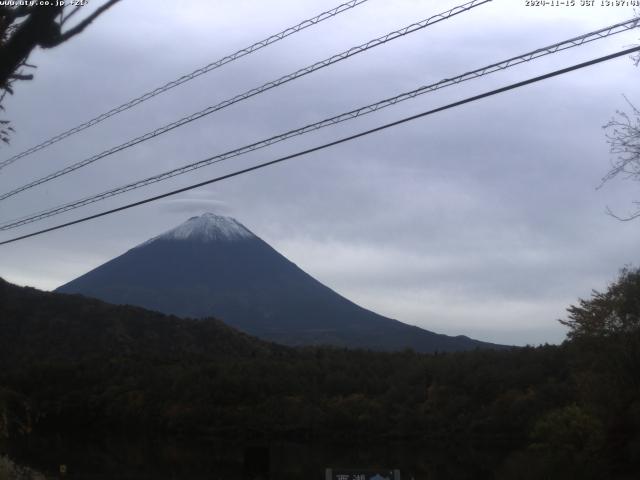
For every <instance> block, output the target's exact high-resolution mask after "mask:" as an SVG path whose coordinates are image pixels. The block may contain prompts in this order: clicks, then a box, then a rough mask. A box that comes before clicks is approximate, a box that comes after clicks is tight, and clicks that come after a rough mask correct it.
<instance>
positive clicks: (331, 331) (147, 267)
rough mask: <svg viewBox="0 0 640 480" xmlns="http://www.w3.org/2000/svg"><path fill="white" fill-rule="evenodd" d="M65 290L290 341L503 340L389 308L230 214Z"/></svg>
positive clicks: (422, 343)
mask: <svg viewBox="0 0 640 480" xmlns="http://www.w3.org/2000/svg"><path fill="white" fill-rule="evenodd" d="M56 291H57V292H61V293H76V294H82V295H85V296H88V297H95V298H98V299H100V300H104V301H106V302H109V303H115V304H130V305H136V306H140V307H144V308H147V309H151V310H156V311H159V312H163V313H167V314H173V315H176V316H179V317H192V318H204V317H216V318H219V319H221V320H223V321H224V322H225V323H227V324H228V325H231V326H233V327H235V328H237V329H239V330H242V331H244V332H246V333H249V334H251V335H255V336H257V337H260V338H262V339H265V340H270V341H274V342H277V343H283V344H287V345H334V346H339V347H350V348H366V349H373V350H400V349H405V348H412V349H414V350H416V351H419V352H435V351H441V352H442V351H459V350H470V349H475V348H501V347H502V346H500V345H494V344H490V343H485V342H480V341H477V340H473V339H470V338H468V337H465V336H457V337H451V336H447V335H440V334H436V333H433V332H430V331H428V330H424V329H421V328H418V327H414V326H410V325H407V324H404V323H401V322H399V321H397V320H392V319H390V318H386V317H383V316H381V315H378V314H376V313H374V312H372V311H369V310H367V309H365V308H362V307H360V306H358V305H356V304H355V303H353V302H351V301H349V300H348V299H346V298H344V297H342V296H341V295H339V294H338V293H336V292H334V291H333V290H331V289H330V288H328V287H327V286H325V285H323V284H322V283H320V282H319V281H317V280H315V279H314V278H313V277H311V276H310V275H308V274H307V273H305V272H304V271H302V270H301V269H300V268H298V267H297V266H296V265H295V264H294V263H292V262H290V261H289V260H288V259H286V258H285V257H284V256H282V255H281V254H279V253H278V252H277V251H276V250H274V249H273V248H272V247H270V246H269V245H268V244H267V243H265V242H264V241H263V240H261V239H260V238H258V237H257V236H256V235H254V234H253V233H252V232H251V231H249V230H248V229H247V228H246V227H245V226H244V225H242V224H241V223H240V222H238V221H237V220H235V219H234V218H231V217H225V216H219V215H215V214H212V213H205V214H204V215H201V216H199V217H193V218H190V219H189V220H187V221H186V222H184V223H183V224H181V225H179V226H178V227H176V228H174V229H172V230H169V231H167V232H165V233H163V234H161V235H158V236H156V237H154V238H151V239H150V240H148V241H146V242H144V243H142V244H140V245H138V246H137V247H135V248H133V249H131V250H129V251H128V252H126V253H124V254H123V255H121V256H119V257H117V258H114V259H113V260H111V261H108V262H107V263H105V264H103V265H101V266H99V267H97V268H95V269H94V270H91V271H90V272H88V273H86V274H84V275H82V276H80V277H78V278H76V279H75V280H73V281H71V282H69V283H67V284H65V285H62V286H61V287H59V288H58V289H57V290H56Z"/></svg>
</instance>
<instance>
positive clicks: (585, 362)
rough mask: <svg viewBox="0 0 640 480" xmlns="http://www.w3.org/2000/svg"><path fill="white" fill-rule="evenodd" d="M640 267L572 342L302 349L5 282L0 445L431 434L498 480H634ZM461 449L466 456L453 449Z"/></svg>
mask: <svg viewBox="0 0 640 480" xmlns="http://www.w3.org/2000/svg"><path fill="white" fill-rule="evenodd" d="M638 298H640V271H632V272H629V271H625V272H623V274H622V275H621V278H620V279H619V280H618V282H617V283H615V284H613V285H612V286H611V287H610V289H609V290H608V291H607V292H605V293H602V294H600V293H596V294H594V296H593V298H592V299H590V300H582V301H580V302H579V303H578V304H577V305H576V306H573V307H571V308H570V309H569V317H568V320H567V321H566V324H567V326H568V327H569V329H570V331H569V340H568V341H567V342H565V343H564V344H563V345H560V346H549V345H546V346H540V347H536V348H533V347H526V348H515V349H510V350H477V351H469V352H457V353H446V354H419V353H415V352H413V351H410V350H405V351H402V352H374V351H363V350H347V349H336V348H317V347H307V348H304V349H295V348H289V347H282V346H279V345H275V344H270V343H267V342H263V341H260V340H257V339H254V338H252V337H249V336H247V335H244V334H241V333H239V332H237V331H235V330H233V329H231V328H229V327H226V326H225V325H224V324H222V323H221V322H218V321H216V320H204V321H203V320H188V319H179V318H176V317H170V316H165V315H161V314H157V313H153V312H149V311H145V310H143V309H139V308H133V307H122V306H113V305H109V304H106V303H102V302H100V301H97V300H90V299H86V298H84V297H80V296H71V295H63V294H52V293H44V292H39V291H37V290H34V289H31V288H21V287H16V286H14V285H11V284H8V283H6V282H3V281H0V440H1V439H2V437H3V436H4V437H7V436H9V437H11V436H14V435H20V434H26V433H29V432H32V431H36V432H37V431H42V432H45V431H53V432H56V434H68V433H70V432H72V431H75V432H76V433H77V432H79V433H80V434H81V435H84V434H89V432H90V433H91V434H92V435H96V434H100V433H101V432H104V433H107V432H113V431H116V432H126V433H127V434H130V433H136V432H137V433H143V434H148V433H155V432H164V433H183V434H189V435H208V436H216V437H220V438H224V439H225V441H229V440H234V439H258V438H259V439H266V440H273V439H279V438H291V439H296V440H305V439H323V440H327V439H332V440H349V441H360V442H372V441H385V442H386V441H389V440H393V439H402V440H412V441H419V442H421V444H427V445H432V446H433V448H443V447H444V448H447V449H448V450H449V451H455V449H456V448H457V447H456V445H462V444H469V443H475V444H479V445H481V446H482V447H483V448H491V449H493V450H494V451H495V452H496V455H497V457H496V458H498V459H499V461H500V462H503V466H502V467H501V468H502V469H503V471H504V472H507V473H505V474H504V476H503V477H502V478H522V479H529V478H531V479H533V478H536V479H537V478H549V479H555V478H562V479H566V478H581V479H596V478H597V479H602V478H616V479H618V478H619V479H623V478H624V479H627V478H629V479H630V478H636V477H634V472H635V473H637V471H640V470H639V469H640V463H639V460H638V459H640V415H638V412H640V384H639V382H638V371H640V356H639V355H638V352H640V302H638ZM451 449H454V450H451Z"/></svg>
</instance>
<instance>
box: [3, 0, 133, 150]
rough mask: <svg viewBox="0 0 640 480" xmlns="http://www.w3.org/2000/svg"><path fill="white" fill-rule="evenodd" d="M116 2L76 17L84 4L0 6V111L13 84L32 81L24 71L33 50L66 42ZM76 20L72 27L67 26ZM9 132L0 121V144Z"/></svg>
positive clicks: (28, 66) (83, 8) (114, 0)
mask: <svg viewBox="0 0 640 480" xmlns="http://www.w3.org/2000/svg"><path fill="white" fill-rule="evenodd" d="M119 1H120V0H108V1H106V2H104V3H103V4H102V5H100V6H99V7H98V8H96V9H95V10H93V11H92V12H91V13H89V14H87V15H84V16H82V15H80V16H78V13H80V12H82V11H83V10H85V11H86V10H87V8H89V7H87V3H86V2H84V1H81V2H79V3H81V4H82V5H76V6H70V5H55V3H56V2H54V1H51V2H47V3H49V5H39V4H37V5H19V4H16V5H15V6H11V5H1V6H0V109H2V110H4V108H3V107H2V101H3V100H4V98H5V96H6V94H7V93H9V94H11V95H12V94H13V84H14V83H15V82H16V81H20V80H31V79H32V78H33V74H32V73H28V70H27V69H31V68H35V67H34V66H33V65H29V64H28V63H27V60H28V58H29V55H30V54H31V52H32V51H33V50H34V49H35V48H36V47H41V48H53V47H56V46H58V45H60V44H62V43H64V42H66V41H67V40H69V39H70V38H72V37H74V36H76V35H78V34H79V33H81V32H82V31H84V29H85V28H87V27H88V26H89V25H90V24H91V23H92V22H93V21H94V20H95V19H96V18H98V17H99V16H100V15H102V14H103V13H104V12H105V11H106V10H108V9H109V8H111V7H112V6H113V5H114V4H116V3H118V2H119ZM67 3H68V2H67ZM72 19H73V20H72ZM78 19H79V20H78ZM76 20H78V21H77V22H76V23H75V24H73V26H69V25H70V23H73V22H74V21H76ZM12 131H13V129H12V128H11V126H10V125H9V120H1V121H0V140H2V141H3V142H5V143H8V141H9V135H10V134H11V132H12Z"/></svg>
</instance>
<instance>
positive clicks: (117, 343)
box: [0, 279, 288, 366]
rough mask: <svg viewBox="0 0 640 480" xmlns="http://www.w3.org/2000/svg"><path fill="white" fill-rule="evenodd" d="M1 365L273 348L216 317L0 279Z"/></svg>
mask: <svg viewBox="0 0 640 480" xmlns="http://www.w3.org/2000/svg"><path fill="white" fill-rule="evenodd" d="M0 332H1V335H0V366H2V365H10V364H11V365H15V364H20V363H21V362H26V361H29V362H33V361H38V360H41V361H43V362H53V361H56V362H57V361H59V362H77V361H83V360H87V359H91V358H99V357H111V356H113V357H114V358H118V357H123V356H127V355H134V356H136V357H140V358H143V357H146V358H165V359H166V358H177V357H179V358H181V359H182V358H191V357H195V358H201V359H219V358H235V357H252V356H254V357H255V356H256V355H270V354H273V352H276V351H277V352H286V351H288V349H287V348H286V347H281V346H276V345H275V344H270V343H268V342H263V341H261V340H258V339H256V338H253V337H251V336H249V335H246V334H243V333H241V332H238V331H237V330H235V329H233V328H231V327H228V326H227V325H225V324H224V323H223V322H221V321H219V320H215V319H204V320H198V321H196V320H189V319H178V318H177V317H172V316H167V315H163V314H161V313H156V312H151V311H149V310H145V309H142V308H138V307H132V306H118V305H110V304H108V303H105V302H102V301H99V300H94V299H90V298H84V297H81V296H79V295H63V294H56V293H48V292H42V291H39V290H36V289H33V288H28V287H27V288H24V287H18V286H15V285H12V284H10V283H7V282H6V281H4V280H2V279H0Z"/></svg>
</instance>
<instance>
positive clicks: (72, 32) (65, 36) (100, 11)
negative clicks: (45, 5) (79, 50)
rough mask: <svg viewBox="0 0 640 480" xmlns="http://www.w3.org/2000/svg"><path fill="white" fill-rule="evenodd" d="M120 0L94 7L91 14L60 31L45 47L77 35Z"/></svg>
mask: <svg viewBox="0 0 640 480" xmlns="http://www.w3.org/2000/svg"><path fill="white" fill-rule="evenodd" d="M119 1H120V0H109V1H108V2H107V3H105V4H104V5H102V6H101V7H100V8H98V9H96V11H95V12H93V13H92V14H91V15H89V16H88V17H87V18H85V19H84V20H83V21H81V22H80V23H78V24H77V25H76V26H75V27H73V28H71V29H69V30H67V31H66V32H64V33H61V34H60V36H59V37H58V39H57V40H55V41H53V42H52V43H51V44H49V45H47V48H49V47H55V46H57V45H60V44H61V43H62V42H66V41H67V40H69V39H70V38H71V37H73V36H75V35H78V34H79V33H81V32H82V31H83V30H84V29H85V28H87V27H88V26H89V25H91V23H92V22H93V21H94V20H95V19H96V18H98V17H99V16H100V15H102V14H103V13H104V12H105V11H107V10H108V9H109V8H111V7H112V6H113V5H115V4H116V3H118V2H119ZM73 13H74V12H71V13H70V14H69V16H71V15H72V14H73ZM67 18H68V17H67Z"/></svg>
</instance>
